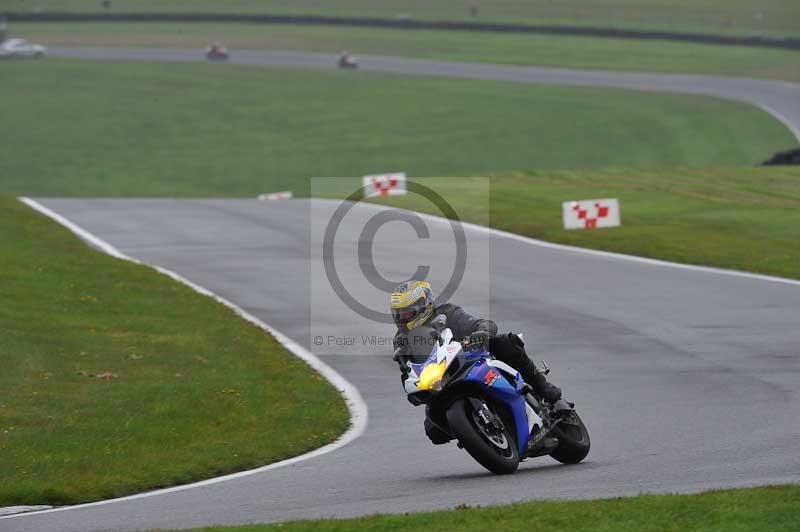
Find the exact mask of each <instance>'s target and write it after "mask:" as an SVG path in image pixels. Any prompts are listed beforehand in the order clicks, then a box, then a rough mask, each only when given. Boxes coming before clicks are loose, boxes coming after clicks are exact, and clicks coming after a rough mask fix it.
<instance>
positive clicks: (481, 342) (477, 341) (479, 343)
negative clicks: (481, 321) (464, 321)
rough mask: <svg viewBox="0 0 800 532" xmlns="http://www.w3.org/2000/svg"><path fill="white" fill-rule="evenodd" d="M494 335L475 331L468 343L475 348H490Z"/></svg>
mask: <svg viewBox="0 0 800 532" xmlns="http://www.w3.org/2000/svg"><path fill="white" fill-rule="evenodd" d="M491 339H492V335H491V334H490V333H489V332H487V331H475V332H474V333H472V334H470V335H469V338H467V343H469V344H470V345H473V346H475V347H488V345H489V340H491Z"/></svg>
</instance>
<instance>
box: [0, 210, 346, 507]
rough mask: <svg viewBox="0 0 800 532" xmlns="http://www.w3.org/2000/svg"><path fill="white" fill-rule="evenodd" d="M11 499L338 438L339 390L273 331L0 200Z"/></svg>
mask: <svg viewBox="0 0 800 532" xmlns="http://www.w3.org/2000/svg"><path fill="white" fill-rule="evenodd" d="M0 241H2V242H3V245H2V246H0V271H2V278H3V280H2V284H0V293H2V295H3V300H4V301H5V304H4V305H2V307H0V330H2V331H3V332H2V334H1V335H0V360H2V364H3V369H2V371H0V390H2V395H0V472H2V473H1V474H0V476H2V481H1V482H0V507H1V506H7V505H16V504H65V503H77V502H83V501H91V500H97V499H106V498H110V497H116V496H120V495H124V494H129V493H134V492H140V491H144V490H149V489H153V488H158V487H163V486H170V485H173V484H182V483H187V482H191V481H194V480H200V479H204V478H209V477H214V476H218V475H220V474H223V473H229V472H233V471H240V470H243V469H248V468H253V467H256V466H259V465H263V464H268V463H270V462H275V461H277V460H281V459H284V458H288V457H291V456H296V455H299V454H302V453H304V452H307V451H310V450H311V449H314V448H317V447H320V446H321V445H323V444H325V443H328V442H331V441H333V440H334V439H335V438H336V437H337V436H338V435H339V434H341V433H342V432H343V431H344V430H345V429H346V428H347V425H348V413H347V409H346V408H345V405H344V402H343V400H342V398H341V397H340V395H339V394H338V392H337V391H336V390H335V389H334V388H333V387H332V386H330V385H329V384H328V383H327V382H326V381H324V380H323V379H322V377H320V376H319V375H318V374H316V373H315V372H313V370H310V368H309V367H308V366H307V365H306V364H305V363H304V362H302V361H301V360H299V359H298V358H296V357H294V356H293V355H290V354H289V353H287V352H286V351H285V350H284V349H283V348H282V347H281V346H280V345H279V344H278V343H277V342H276V341H275V340H274V339H273V338H272V337H271V336H269V335H267V334H266V333H264V332H263V331H262V330H261V329H259V328H257V327H255V326H254V325H252V324H250V323H248V322H246V321H244V320H242V319H241V318H239V317H238V316H236V315H235V314H234V313H233V312H232V311H231V310H229V309H227V308H226V307H224V306H222V305H221V304H218V303H216V302H214V301H213V300H212V299H210V298H207V297H205V296H201V295H198V294H197V293H195V292H193V291H192V290H190V289H189V288H187V287H185V286H183V285H181V284H179V283H177V282H176V281H174V280H172V279H170V278H169V277H166V276H164V275H161V274H159V273H156V272H155V271H153V270H152V269H150V268H147V267H144V266H138V265H134V264H131V263H128V262H124V261H120V260H117V259H114V258H111V257H109V256H107V255H104V254H101V253H99V252H96V251H93V250H91V249H90V248H89V247H87V246H86V245H85V244H84V243H83V242H81V241H80V240H79V239H78V238H76V237H74V236H73V235H72V234H71V233H69V232H68V231H67V230H66V229H63V228H61V227H60V226H57V225H56V224H55V223H53V222H51V221H50V220H48V219H46V218H44V217H43V216H41V215H39V214H37V213H35V212H34V211H32V210H31V209H29V208H28V207H27V206H25V205H23V204H22V203H19V202H17V201H16V200H13V199H10V198H6V199H0Z"/></svg>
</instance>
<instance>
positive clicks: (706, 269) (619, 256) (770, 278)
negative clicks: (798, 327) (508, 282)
mask: <svg viewBox="0 0 800 532" xmlns="http://www.w3.org/2000/svg"><path fill="white" fill-rule="evenodd" d="M315 201H340V200H329V199H315ZM359 203H360V204H361V205H366V206H369V207H372V208H376V209H396V208H398V207H390V206H388V205H380V204H378V203H369V202H364V201H361V202H359ZM401 210H405V211H408V212H413V213H414V214H417V215H419V216H420V217H421V218H424V219H427V220H431V221H434V222H439V223H446V224H450V222H451V220H450V219H448V218H445V217H444V216H437V215H435V214H428V213H424V212H418V211H409V210H408V209H401ZM460 223H461V225H462V226H463V227H465V228H467V229H471V230H473V231H478V232H481V233H488V234H490V235H495V236H499V237H503V238H508V239H511V240H516V241H518V242H522V243H525V244H529V245H533V246H539V247H543V248H548V249H555V250H558V251H567V252H571V253H582V254H584V255H594V256H595V257H604V258H608V259H614V260H624V261H629V262H638V263H640V264H649V265H651V266H662V267H665V268H675V269H680V270H689V271H695V272H703V273H713V274H717V275H727V276H729V277H743V278H746V279H754V280H758V281H767V282H772V283H781V284H787V285H791V286H800V280H797V279H789V278H786V277H777V276H774V275H765V274H761V273H751V272H745V271H741V270H727V269H725V268H716V267H714V266H700V265H696V264H682V263H680V262H670V261H666V260H661V259H650V258H647V257H639V256H637V255H626V254H624V253H615V252H613V251H600V250H597V249H588V248H579V247H576V246H568V245H566V244H556V243H554V242H547V241H544V240H538V239H536V238H531V237H528V236H523V235H518V234H516V233H509V232H508V231H503V230H502V229H495V228H493V227H486V226H484V225H478V224H474V223H470V222H464V221H460Z"/></svg>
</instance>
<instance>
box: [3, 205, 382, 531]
mask: <svg viewBox="0 0 800 532" xmlns="http://www.w3.org/2000/svg"><path fill="white" fill-rule="evenodd" d="M19 201H21V202H22V203H24V204H26V205H28V206H29V207H30V208H32V209H34V210H36V211H38V212H40V213H41V214H44V215H45V216H47V217H48V218H51V219H52V220H54V221H56V222H58V223H59V224H61V225H63V226H64V227H66V228H67V229H69V230H70V231H72V232H73V233H74V234H75V235H77V236H78V237H80V238H81V239H83V240H85V241H86V242H88V243H89V244H91V245H92V246H94V247H95V248H97V249H99V250H100V251H102V252H104V253H106V254H108V255H111V256H112V257H116V258H118V259H123V260H127V261H130V262H133V263H135V264H142V265H144V266H148V267H151V268H153V269H154V270H156V271H158V272H160V273H162V274H164V275H167V276H169V277H171V278H173V279H175V280H176V281H179V282H181V283H183V284H185V285H186V286H188V287H189V288H191V289H193V290H194V291H196V292H198V293H200V294H203V295H204V296H208V297H210V298H212V299H214V300H216V301H217V302H219V303H222V304H223V305H225V306H226V307H228V308H230V309H231V310H233V311H234V312H235V313H236V314H237V315H239V316H240V317H242V318H244V319H245V320H247V321H249V322H250V323H252V324H254V325H256V326H257V327H259V328H261V329H263V330H264V331H266V332H268V333H269V334H271V335H272V336H274V337H275V339H276V340H277V341H278V343H280V344H281V345H282V346H283V347H285V348H286V349H287V350H288V351H290V352H291V353H292V354H294V355H295V356H297V357H298V358H300V359H302V360H304V361H305V362H306V363H307V364H308V365H309V366H311V367H312V368H314V369H315V370H316V371H317V372H318V373H320V374H321V375H322V376H323V377H324V378H325V379H326V380H327V381H328V382H329V383H331V384H332V385H333V386H334V387H335V388H336V389H337V390H339V392H340V393H341V394H342V396H343V397H344V399H345V403H346V404H347V409H348V410H349V412H350V427H349V428H348V429H347V431H345V433H344V434H342V435H341V436H340V437H339V439H337V440H336V441H334V442H332V443H329V444H327V445H324V446H323V447H320V448H318V449H315V450H313V451H311V452H308V453H306V454H302V455H300V456H295V457H293V458H289V459H286V460H281V461H280V462H274V463H272V464H268V465H265V466H262V467H258V468H256V469H249V470H247V471H239V472H237V473H231V474H229V475H223V476H221V477H214V478H210V479H206V480H201V481H199V482H193V483H191V484H183V485H181V486H173V487H170V488H162V489H158V490H153V491H147V492H144V493H137V494H134V495H126V496H124V497H117V498H115V499H107V500H104V501H96V502H89V503H84V504H76V505H72V506H60V507H57V508H51V509H48V510H38V511H32V512H24V513H17V514H11V515H5V516H0V519H13V518H15V517H27V516H31V515H41V514H46V513H53V512H63V511H68V510H76V509H79V508H88V507H91V506H101V505H105V504H112V503H116V502H123V501H130V500H134V499H141V498H145V497H152V496H156V495H164V494H167V493H173V492H176V491H184V490H190V489H194V488H199V487H202V486H208V485H210V484H217V483H219V482H225V481H228V480H233V479H236V478H241V477H246V476H250V475H255V474H258V473H262V472H265V471H269V470H271V469H277V468H279V467H284V466H288V465H292V464H296V463H298V462H302V461H304V460H308V459H311V458H316V457H318V456H321V455H323V454H327V453H329V452H332V451H335V450H337V449H339V448H341V447H344V446H345V445H347V444H348V443H350V442H352V441H353V440H355V439H356V438H358V437H359V436H361V435H362V434H363V433H364V430H365V429H366V427H367V419H368V409H367V404H366V403H365V402H364V400H363V399H362V398H361V394H360V393H359V392H358V389H356V387H355V386H353V385H352V384H351V383H350V382H349V381H348V380H347V379H345V378H344V377H342V376H341V375H340V374H339V373H337V372H336V371H335V370H334V369H333V368H331V367H330V366H328V365H327V364H325V363H324V362H323V361H322V360H320V359H319V358H317V356H316V355H314V354H313V353H311V352H310V351H308V350H307V349H305V348H304V347H303V346H301V345H300V344H298V343H297V342H295V341H294V340H292V339H290V338H289V337H288V336H286V335H285V334H283V333H281V332H280V331H278V330H276V329H275V328H273V327H272V326H270V325H267V324H266V323H265V322H263V321H261V320H260V319H258V318H256V317H255V316H253V315H252V314H250V313H248V312H247V311H245V310H244V309H242V308H241V307H239V306H238V305H236V304H234V303H232V302H231V301H228V300H227V299H225V298H223V297H221V296H218V295H217V294H215V293H213V292H212V291H210V290H208V289H207V288H204V287H202V286H200V285H198V284H196V283H193V282H192V281H190V280H188V279H186V278H185V277H182V276H181V275H179V274H177V273H175V272H173V271H171V270H168V269H166V268H162V267H160V266H154V265H152V264H146V263H144V262H142V261H139V260H137V259H134V258H132V257H129V256H127V255H125V254H124V253H122V252H121V251H119V250H118V249H117V248H115V247H114V246H112V245H111V244H109V243H108V242H106V241H104V240H102V239H101V238H99V237H97V236H95V235H93V234H92V233H90V232H89V231H87V230H85V229H83V228H82V227H80V226H79V225H77V224H75V223H73V222H71V221H70V220H68V219H67V218H65V217H64V216H62V215H60V214H58V213H57V212H55V211H52V210H51V209H48V208H47V207H45V206H44V205H42V204H41V203H39V202H37V201H35V200H32V199H30V198H27V197H20V198H19Z"/></svg>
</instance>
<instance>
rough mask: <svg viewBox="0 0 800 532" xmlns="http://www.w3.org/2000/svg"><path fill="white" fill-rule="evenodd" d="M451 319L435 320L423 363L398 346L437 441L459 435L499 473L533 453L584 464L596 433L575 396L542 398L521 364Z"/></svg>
mask: <svg viewBox="0 0 800 532" xmlns="http://www.w3.org/2000/svg"><path fill="white" fill-rule="evenodd" d="M446 319H447V318H446V317H445V316H444V315H439V316H437V317H436V318H434V320H433V321H432V322H431V325H432V326H433V331H432V333H431V334H432V339H433V340H435V341H434V342H432V343H433V348H432V350H431V353H430V355H429V356H428V358H427V359H426V360H425V361H424V362H423V363H421V364H415V363H413V362H411V361H410V360H408V359H407V357H405V356H403V355H402V352H401V351H400V350H398V351H396V352H395V360H396V361H397V362H398V364H399V365H400V369H401V371H402V372H403V373H404V384H403V386H404V387H405V391H406V393H407V394H408V400H409V402H410V403H411V404H413V405H415V406H419V405H426V412H425V414H426V420H425V424H426V431H427V429H428V427H430V426H432V427H431V428H433V429H434V432H435V433H436V434H441V436H442V437H441V438H438V439H434V438H431V439H432V440H433V441H434V443H436V444H441V443H446V442H447V441H450V440H453V439H455V440H457V442H458V447H459V448H462V449H465V450H466V451H467V452H468V453H469V454H470V455H471V456H472V457H473V458H474V459H475V460H476V461H478V463H480V464H481V465H482V466H483V467H485V468H486V469H488V470H489V471H491V472H492V473H496V474H509V473H513V472H514V471H516V469H517V467H518V466H519V463H520V461H521V460H524V459H526V458H533V457H536V456H546V455H550V456H551V457H553V458H554V459H556V460H558V461H559V462H561V463H564V464H577V463H578V462H580V461H581V460H583V459H584V458H585V457H586V455H587V454H589V447H590V441H589V433H588V431H587V430H586V427H585V426H584V424H583V421H582V420H581V418H580V416H578V413H577V412H576V411H575V405H574V404H573V403H570V402H567V401H565V400H563V399H560V400H558V401H556V402H555V403H553V404H549V403H547V402H545V401H543V400H541V399H538V398H537V397H535V396H534V394H533V393H532V391H533V390H532V389H531V387H530V386H529V385H528V384H527V383H525V382H524V381H523V380H522V377H521V376H520V374H519V372H518V371H516V370H515V369H514V368H512V367H511V366H509V365H508V364H505V363H504V362H501V361H500V360H496V359H494V358H493V357H492V355H491V353H490V352H488V350H487V349H486V348H485V347H484V346H482V345H480V344H478V343H474V342H473V343H471V342H470V340H469V339H467V340H464V341H460V342H459V341H456V340H454V339H453V333H452V331H451V330H450V329H448V328H446V327H445V325H446ZM543 366H544V367H543V372H544V373H545V374H547V373H549V371H550V370H549V369H548V368H547V366H546V364H543Z"/></svg>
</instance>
